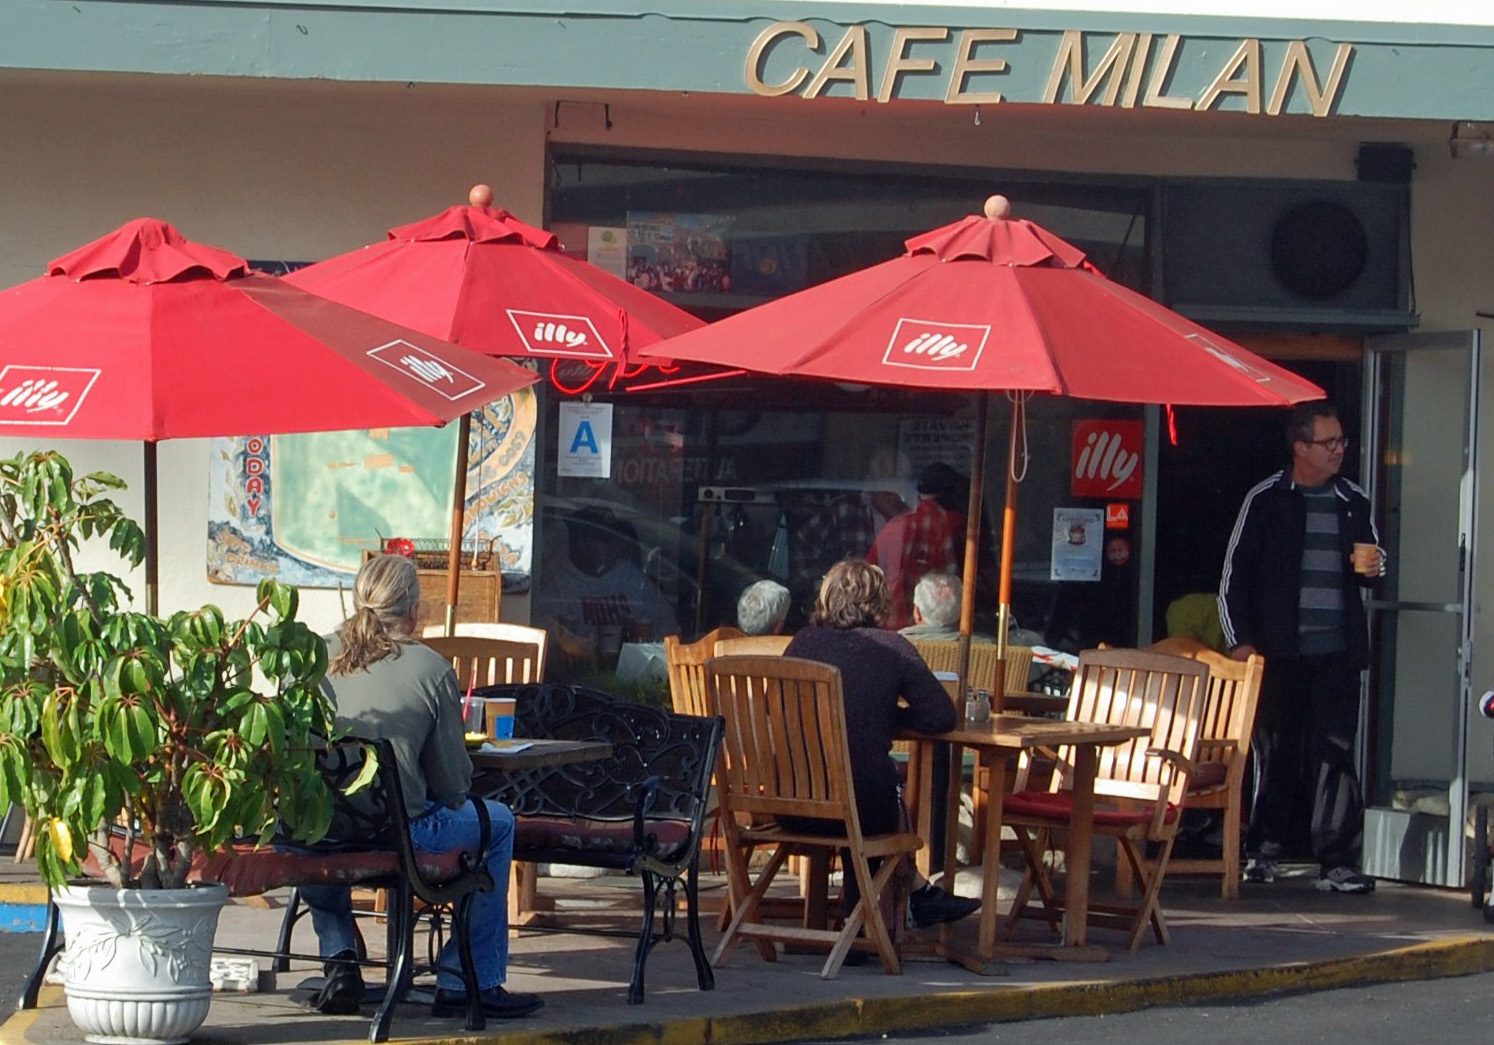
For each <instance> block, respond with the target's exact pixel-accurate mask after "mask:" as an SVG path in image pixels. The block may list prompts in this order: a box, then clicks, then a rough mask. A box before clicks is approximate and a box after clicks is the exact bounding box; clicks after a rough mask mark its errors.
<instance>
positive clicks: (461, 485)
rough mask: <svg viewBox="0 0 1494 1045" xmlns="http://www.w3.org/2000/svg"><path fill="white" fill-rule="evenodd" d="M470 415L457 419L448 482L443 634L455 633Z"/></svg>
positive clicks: (460, 575) (470, 431) (470, 430)
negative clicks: (452, 471) (448, 533)
mask: <svg viewBox="0 0 1494 1045" xmlns="http://www.w3.org/2000/svg"><path fill="white" fill-rule="evenodd" d="M471 434H472V415H471V414H463V415H462V417H461V420H459V421H458V422H457V452H456V478H455V479H454V480H453V482H452V484H451V546H450V548H449V549H448V550H447V552H446V634H447V635H455V634H456V612H457V591H458V590H459V589H460V587H461V583H462V530H463V521H464V519H463V517H464V516H465V514H466V511H467V440H468V437H469V436H470V435H471Z"/></svg>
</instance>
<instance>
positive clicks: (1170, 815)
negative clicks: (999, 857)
mask: <svg viewBox="0 0 1494 1045" xmlns="http://www.w3.org/2000/svg"><path fill="white" fill-rule="evenodd" d="M1001 808H1002V814H1003V815H1005V816H1031V817H1041V818H1043V819H1045V820H1062V821H1065V822H1067V821H1068V819H1069V815H1070V813H1071V812H1072V811H1073V808H1074V796H1073V794H1072V793H1071V792H1068V791H1019V792H1017V793H1015V794H1011V795H1007V796H1006V800H1005V801H1004V802H1003V803H1002V807H1001ZM1177 818H1178V807H1177V806H1175V805H1172V804H1171V803H1169V804H1168V806H1167V815H1166V820H1167V822H1168V823H1172V822H1173V821H1175V820H1176V819H1177ZM1151 819H1152V814H1151V811H1150V810H1147V809H1118V808H1116V807H1115V806H1106V805H1101V804H1099V803H1098V802H1096V803H1095V816H1094V824H1095V826H1096V827H1115V828H1126V827H1136V826H1139V825H1141V824H1146V823H1150V822H1151Z"/></svg>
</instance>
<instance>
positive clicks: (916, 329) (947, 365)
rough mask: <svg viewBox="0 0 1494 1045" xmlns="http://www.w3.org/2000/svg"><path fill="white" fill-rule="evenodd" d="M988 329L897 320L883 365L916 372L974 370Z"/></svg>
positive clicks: (926, 321)
mask: <svg viewBox="0 0 1494 1045" xmlns="http://www.w3.org/2000/svg"><path fill="white" fill-rule="evenodd" d="M990 336H991V328H990V327H989V326H986V325H984V324H981V323H938V322H932V321H930V320H926V319H899V320H898V321H897V326H896V327H894V328H893V331H892V338H891V339H890V340H889V341H888V342H887V351H886V353H884V354H883V356H882V362H883V363H884V364H886V365H887V366H900V367H911V368H913V369H915V370H965V371H971V370H974V369H975V368H976V366H977V364H979V363H980V356H981V353H982V352H983V351H985V347H986V339H987V338H989V337H990Z"/></svg>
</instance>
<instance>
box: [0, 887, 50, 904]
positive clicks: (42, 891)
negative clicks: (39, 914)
mask: <svg viewBox="0 0 1494 1045" xmlns="http://www.w3.org/2000/svg"><path fill="white" fill-rule="evenodd" d="M50 896H51V894H50V893H49V892H48V891H47V887H46V886H44V885H40V884H30V885H16V884H14V883H8V884H5V885H0V903H13V904H39V905H41V906H43V907H45V906H46V905H47V900H48V899H49V897H50Z"/></svg>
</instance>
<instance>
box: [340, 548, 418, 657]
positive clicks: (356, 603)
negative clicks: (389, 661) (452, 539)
mask: <svg viewBox="0 0 1494 1045" xmlns="http://www.w3.org/2000/svg"><path fill="white" fill-rule="evenodd" d="M419 603H420V575H419V574H418V573H417V572H416V571H415V562H414V560H413V559H407V558H405V557H404V556H403V555H375V556H374V557H373V558H372V559H369V560H368V561H367V562H365V563H364V564H363V568H362V569H361V570H359V571H358V579H357V580H356V581H354V582H353V615H352V616H351V617H349V618H348V619H347V620H345V621H343V622H342V626H341V627H339V628H338V629H337V637H338V638H339V639H341V640H342V649H340V650H338V652H337V656H336V658H334V659H333V661H332V663H331V665H330V666H329V667H328V668H327V672H328V674H331V675H350V674H352V673H353V672H355V671H362V670H364V669H365V668H367V667H368V666H369V665H370V664H375V663H377V662H378V661H381V660H383V659H384V658H385V657H388V656H391V655H393V656H398V655H399V642H400V640H401V639H407V638H409V637H410V634H409V631H410V620H411V618H412V617H413V615H414V612H415V608H416V607H417V606H418V605H419Z"/></svg>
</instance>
